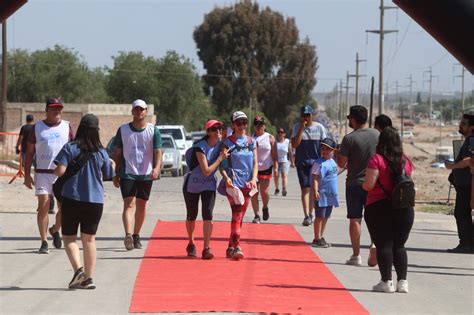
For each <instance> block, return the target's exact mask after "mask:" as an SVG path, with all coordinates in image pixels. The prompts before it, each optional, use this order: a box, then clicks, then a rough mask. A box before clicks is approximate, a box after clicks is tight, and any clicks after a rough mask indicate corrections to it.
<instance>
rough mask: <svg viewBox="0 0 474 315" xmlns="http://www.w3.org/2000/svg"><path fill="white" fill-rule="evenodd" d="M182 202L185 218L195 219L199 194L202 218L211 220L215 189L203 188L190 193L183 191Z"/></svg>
mask: <svg viewBox="0 0 474 315" xmlns="http://www.w3.org/2000/svg"><path fill="white" fill-rule="evenodd" d="M183 195H184V202H185V203H186V220H188V221H196V218H197V215H198V210H199V196H201V203H202V219H203V220H204V221H212V211H213V210H214V204H215V202H216V191H215V190H205V191H203V192H200V193H190V192H187V191H183Z"/></svg>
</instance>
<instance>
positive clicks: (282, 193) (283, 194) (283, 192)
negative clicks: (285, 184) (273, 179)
mask: <svg viewBox="0 0 474 315" xmlns="http://www.w3.org/2000/svg"><path fill="white" fill-rule="evenodd" d="M281 195H282V196H283V197H286V189H285V188H283V189H282V191H281Z"/></svg>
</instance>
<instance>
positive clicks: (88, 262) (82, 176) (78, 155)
mask: <svg viewBox="0 0 474 315" xmlns="http://www.w3.org/2000/svg"><path fill="white" fill-rule="evenodd" d="M79 161H83V163H82V166H81V167H80V169H79V171H77V173H76V174H75V175H73V176H72V177H70V178H69V179H68V180H67V181H66V182H65V183H64V186H63V188H62V193H61V196H62V206H61V212H62V221H61V228H62V233H63V241H64V248H65V249H66V254H67V256H68V258H69V262H70V263H71V266H72V267H73V269H74V276H73V278H72V280H71V282H70V283H69V288H70V289H95V284H94V282H93V280H92V276H93V274H94V270H95V264H96V252H97V250H96V244H95V234H96V232H97V228H98V226H99V222H100V218H101V216H102V210H103V205H104V187H103V185H102V180H110V179H112V177H113V176H114V171H113V166H112V163H113V162H112V161H111V160H110V158H109V155H108V154H107V151H106V150H105V149H104V148H103V146H102V144H101V142H100V138H99V119H98V118H97V117H96V116H94V115H93V114H86V115H85V116H84V117H82V119H81V122H80V124H79V127H78V129H77V135H76V138H75V140H74V141H73V142H69V143H67V144H65V145H64V146H63V148H62V149H61V151H60V152H59V153H58V155H57V157H56V159H55V160H54V163H55V164H56V165H57V167H56V169H55V174H56V175H57V176H59V177H61V176H63V175H64V176H68V173H69V172H70V171H69V170H70V167H74V166H73V165H75V164H76V165H77V163H78V162H79ZM80 165H81V163H80ZM79 225H80V226H81V240H82V247H83V251H84V267H82V265H81V258H80V251H79V247H78V245H77V244H76V238H77V230H78V227H79Z"/></svg>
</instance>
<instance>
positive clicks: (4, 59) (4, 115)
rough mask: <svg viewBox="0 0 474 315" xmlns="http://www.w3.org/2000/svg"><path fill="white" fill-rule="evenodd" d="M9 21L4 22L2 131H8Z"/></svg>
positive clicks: (1, 102) (0, 122)
mask: <svg viewBox="0 0 474 315" xmlns="http://www.w3.org/2000/svg"><path fill="white" fill-rule="evenodd" d="M7 66H8V65H7V20H6V19H5V20H4V21H3V22H2V99H1V101H0V104H1V105H0V106H1V108H0V114H1V115H2V117H1V119H0V131H7V122H6V120H5V118H6V112H7Z"/></svg>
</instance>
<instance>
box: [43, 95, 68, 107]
mask: <svg viewBox="0 0 474 315" xmlns="http://www.w3.org/2000/svg"><path fill="white" fill-rule="evenodd" d="M46 107H64V105H63V102H62V101H61V100H60V99H59V98H56V97H48V98H47V99H46Z"/></svg>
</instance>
